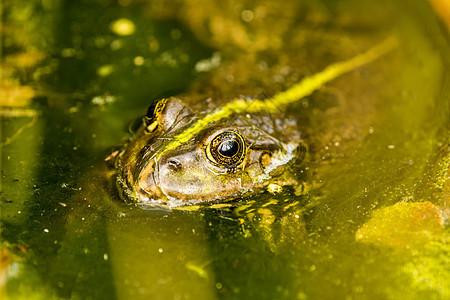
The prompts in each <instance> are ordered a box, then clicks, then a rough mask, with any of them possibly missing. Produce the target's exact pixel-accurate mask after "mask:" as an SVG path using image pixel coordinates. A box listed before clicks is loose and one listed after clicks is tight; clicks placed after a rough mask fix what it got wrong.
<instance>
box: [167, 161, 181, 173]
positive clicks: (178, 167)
mask: <svg viewBox="0 0 450 300" xmlns="http://www.w3.org/2000/svg"><path fill="white" fill-rule="evenodd" d="M167 164H168V165H169V168H170V169H171V170H173V171H179V170H181V163H180V162H179V161H178V160H176V159H174V158H171V159H169V160H168V161H167Z"/></svg>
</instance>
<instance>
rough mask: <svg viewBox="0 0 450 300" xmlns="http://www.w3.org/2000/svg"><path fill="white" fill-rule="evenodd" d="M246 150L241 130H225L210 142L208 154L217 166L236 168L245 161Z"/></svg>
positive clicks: (207, 148)
mask: <svg viewBox="0 0 450 300" xmlns="http://www.w3.org/2000/svg"><path fill="white" fill-rule="evenodd" d="M246 150H247V149H246V146H245V141H244V138H243V137H242V135H241V134H240V133H239V132H237V131H224V132H221V133H219V134H217V135H216V136H215V137H214V138H213V139H212V140H211V142H210V143H209V144H208V146H207V147H206V156H207V157H208V159H209V160H210V161H211V163H212V164H214V165H216V166H219V167H222V168H234V167H236V166H237V165H239V164H240V163H241V162H242V161H243V159H244V157H245V153H246Z"/></svg>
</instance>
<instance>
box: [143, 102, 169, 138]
mask: <svg viewBox="0 0 450 300" xmlns="http://www.w3.org/2000/svg"><path fill="white" fill-rule="evenodd" d="M166 102H167V99H161V100H159V101H156V102H153V103H152V104H151V105H150V106H149V107H148V109H147V113H146V114H145V117H144V121H145V126H146V127H145V130H146V131H147V132H153V131H155V129H156V128H157V127H158V117H159V115H160V114H161V112H162V111H163V109H164V106H166Z"/></svg>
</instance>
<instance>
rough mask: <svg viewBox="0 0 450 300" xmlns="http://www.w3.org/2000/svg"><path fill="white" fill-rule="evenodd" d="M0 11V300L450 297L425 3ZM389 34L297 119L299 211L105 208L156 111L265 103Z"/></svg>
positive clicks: (12, 5)
mask: <svg viewBox="0 0 450 300" xmlns="http://www.w3.org/2000/svg"><path fill="white" fill-rule="evenodd" d="M2 9H3V23H2V35H3V39H2V57H3V60H2V70H1V74H0V75H1V76H2V81H3V84H2V88H1V89H2V97H3V99H0V104H1V105H2V107H1V116H2V119H1V121H2V126H1V134H2V135H1V143H2V146H1V148H0V151H1V170H2V177H1V202H0V209H1V211H0V212H1V215H0V221H1V227H0V233H1V241H2V248H3V249H4V250H3V252H2V253H3V254H2V262H1V266H0V269H1V270H0V283H2V286H3V287H2V289H1V291H0V297H7V298H8V299H60V298H74V299H115V298H117V299H216V298H224V299H249V298H252V299H399V298H402V299H447V298H449V297H450V289H449V285H450V284H449V283H450V268H449V265H450V264H449V258H448V257H449V256H448V254H449V250H450V248H449V245H448V239H449V235H448V226H447V221H446V219H445V217H446V215H448V210H449V202H450V200H449V196H448V191H449V190H450V184H449V183H448V180H447V181H446V178H447V177H448V175H447V173H446V172H447V170H448V167H449V162H450V155H449V150H448V147H449V146H448V144H449V128H448V127H449V124H450V122H449V119H450V111H449V99H450V86H449V83H448V76H449V74H450V71H449V70H450V56H449V53H450V49H449V46H450V42H449V36H448V33H446V32H445V30H444V27H443V26H441V24H440V23H439V22H438V20H437V19H436V17H435V16H434V14H433V12H432V11H431V9H430V8H429V7H428V5H427V3H424V1H405V2H404V3H403V2H402V3H401V4H400V3H399V4H398V5H396V4H393V3H391V1H383V2H382V3H380V1H363V2H361V1H307V2H304V3H302V2H295V1H293V2H289V1H287V2H286V3H283V4H276V3H275V2H273V3H272V2H271V1H264V2H261V3H260V4H254V3H245V4H242V3H241V2H236V3H235V2H233V1H230V2H229V3H228V2H227V3H226V4H224V3H222V4H221V2H218V3H216V2H214V1H211V2H208V4H207V5H206V4H205V3H203V2H201V1H199V2H198V3H196V2H195V1H177V2H173V3H172V2H171V3H167V2H164V1H161V2H158V1H155V2H151V3H150V4H148V3H145V1H118V2H117V3H116V1H110V0H102V1H100V0H97V1H51V0H48V1H17V0H15V1H4V4H3V7H2ZM264 18H266V19H264ZM118 20H119V23H117V21H118ZM261 20H262V21H261ZM264 20H265V21H264ZM274 20H279V21H278V22H274ZM130 21H131V23H130ZM114 24H115V25H116V26H119V25H121V26H119V27H115V26H114ZM205 24H209V25H205ZM205 28H208V30H205ZM230 32H231V33H232V34H231V33H230ZM230 34H231V35H230ZM390 35H395V36H397V38H398V39H399V41H400V46H399V48H398V49H396V50H395V51H393V52H392V53H390V54H388V55H386V56H385V57H383V58H381V59H380V60H379V61H377V62H375V63H373V64H371V65H370V66H367V67H365V68H362V69H361V70H357V71H355V72H352V73H350V74H347V75H345V76H344V77H342V78H339V79H338V80H336V81H334V82H333V83H331V84H329V85H327V86H326V87H324V88H322V89H321V90H320V91H318V92H317V93H314V94H313V95H312V96H310V97H308V98H307V99H303V100H302V101H300V102H299V103H298V104H296V105H293V107H292V111H291V112H290V113H292V114H293V115H294V116H296V118H297V119H298V120H299V124H300V126H301V128H304V137H305V141H306V142H307V144H308V147H309V152H310V153H309V158H308V161H307V162H306V163H305V164H303V165H299V166H294V169H295V170H296V173H297V177H298V178H297V179H299V180H301V181H303V182H304V190H305V191H304V192H303V193H299V192H298V190H299V189H297V191H294V189H292V190H287V191H285V192H284V193H282V194H279V195H276V196H271V195H268V194H263V195H256V196H254V197H252V198H251V199H250V200H251V201H253V200H255V202H256V204H254V207H253V208H254V209H253V210H252V212H251V214H249V213H248V212H247V211H246V212H244V213H242V214H239V213H237V212H236V211H233V210H232V209H230V208H224V209H204V210H200V211H193V212H189V211H173V212H170V213H167V212H161V211H143V210H140V209H138V208H135V207H133V206H128V205H125V204H123V203H121V202H120V201H118V200H117V199H116V198H114V195H113V194H111V193H109V192H108V191H109V190H108V182H107V180H106V179H105V178H106V177H105V176H104V174H103V173H102V170H103V168H102V165H103V164H104V163H103V159H104V158H105V157H106V156H108V154H109V153H111V151H112V149H113V147H114V146H115V145H120V144H121V141H122V140H123V139H124V138H126V137H127V136H128V133H127V131H128V125H129V124H130V123H131V121H132V120H133V119H135V118H138V117H139V116H141V115H142V114H143V113H144V112H145V109H146V107H147V106H148V105H149V103H151V101H153V100H154V99H158V98H161V97H165V96H173V95H178V94H184V95H185V97H186V98H189V99H191V101H192V99H194V98H195V97H198V99H202V100H201V101H203V99H205V98H206V97H207V95H211V96H212V97H216V98H217V99H227V98H231V97H234V96H239V95H241V94H244V95H249V96H261V95H271V94H273V93H275V92H277V91H280V90H284V89H286V88H288V87H289V86H291V85H292V84H293V83H295V82H298V80H299V79H300V78H302V77H303V76H306V75H311V74H313V73H314V72H318V71H320V70H321V69H323V68H324V67H325V66H326V65H328V64H330V63H333V62H335V61H338V60H342V59H345V58H348V57H351V56H354V55H356V54H358V53H361V52H362V51H364V50H367V49H368V48H370V47H371V46H373V45H374V44H375V43H377V42H379V41H380V40H382V39H384V38H385V37H386V36H390ZM265 37H267V38H265ZM214 53H215V54H214ZM219 57H220V64H218V63H217V62H218V60H219ZM205 68H206V69H208V68H212V69H211V70H209V72H205ZM14 91H18V92H14ZM30 91H31V92H30ZM27 95H28V96H27ZM8 99H12V100H11V101H9V100H8ZM218 101H219V100H218ZM272 200H274V201H272ZM271 203H274V204H271ZM283 203H288V204H292V203H295V204H298V205H297V210H295V211H291V210H288V209H286V205H287V204H283ZM264 209H267V210H270V211H271V213H272V214H271V215H268V214H267V210H264ZM272 217H273V218H274V219H272Z"/></svg>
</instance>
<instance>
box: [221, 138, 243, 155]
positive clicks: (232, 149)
mask: <svg viewBox="0 0 450 300" xmlns="http://www.w3.org/2000/svg"><path fill="white" fill-rule="evenodd" d="M218 151H219V153H220V154H222V155H223V156H226V157H233V156H234V155H235V154H236V153H237V152H238V151H239V144H238V143H237V142H236V141H235V140H231V141H225V142H223V143H222V144H220V146H219V149H218Z"/></svg>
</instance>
